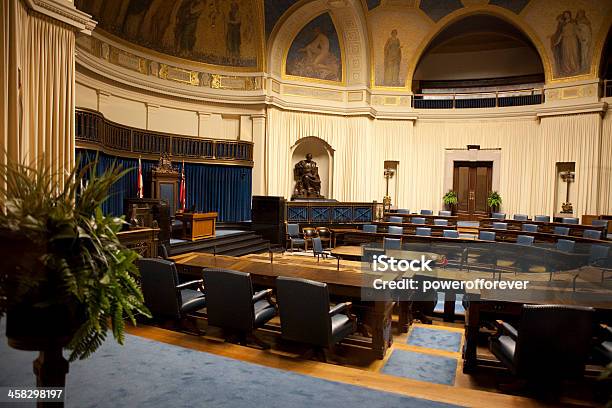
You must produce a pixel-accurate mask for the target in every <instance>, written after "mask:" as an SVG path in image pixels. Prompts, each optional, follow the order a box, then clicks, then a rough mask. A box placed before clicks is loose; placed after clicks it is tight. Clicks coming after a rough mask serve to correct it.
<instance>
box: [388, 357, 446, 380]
mask: <svg viewBox="0 0 612 408" xmlns="http://www.w3.org/2000/svg"><path fill="white" fill-rule="evenodd" d="M456 371H457V360H456V359H454V358H448V357H440V356H432V355H429V354H424V353H416V352H412V351H406V350H394V351H393V354H391V357H389V360H388V361H387V364H385V366H384V367H383V369H382V372H383V373H385V374H390V375H395V376H398V377H404V378H411V379H413V380H418V381H427V382H432V383H437V384H446V385H453V384H454V383H455V372H456Z"/></svg>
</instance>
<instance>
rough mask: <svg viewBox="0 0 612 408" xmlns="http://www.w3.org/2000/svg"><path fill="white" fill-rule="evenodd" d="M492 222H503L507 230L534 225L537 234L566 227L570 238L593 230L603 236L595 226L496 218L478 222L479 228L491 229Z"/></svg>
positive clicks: (602, 229)
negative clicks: (524, 225) (506, 225)
mask: <svg viewBox="0 0 612 408" xmlns="http://www.w3.org/2000/svg"><path fill="white" fill-rule="evenodd" d="M494 222H505V223H507V224H508V229H509V230H522V229H523V224H534V225H537V226H538V232H543V233H552V232H553V231H554V229H555V227H567V228H569V234H570V236H572V237H582V233H583V232H584V230H588V229H590V230H595V231H601V233H602V237H604V238H605V235H604V230H605V228H604V227H597V226H595V225H584V224H564V223H561V222H542V221H531V220H527V221H519V220H498V219H497V218H483V219H481V220H480V226H481V227H482V228H491V227H492V226H493V223H494Z"/></svg>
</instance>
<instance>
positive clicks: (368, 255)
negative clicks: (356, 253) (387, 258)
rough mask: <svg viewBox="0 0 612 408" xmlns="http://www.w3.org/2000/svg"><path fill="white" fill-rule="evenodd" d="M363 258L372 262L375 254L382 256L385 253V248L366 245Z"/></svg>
mask: <svg viewBox="0 0 612 408" xmlns="http://www.w3.org/2000/svg"><path fill="white" fill-rule="evenodd" d="M362 248H363V249H362V254H363V255H362V257H361V258H362V260H363V261H364V262H372V260H373V258H374V256H380V255H384V254H385V250H384V249H383V248H374V247H371V246H367V245H364V246H362Z"/></svg>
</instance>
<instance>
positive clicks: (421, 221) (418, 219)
mask: <svg viewBox="0 0 612 408" xmlns="http://www.w3.org/2000/svg"><path fill="white" fill-rule="evenodd" d="M411 222H412V223H413V224H419V225H423V224H425V218H423V217H412V220H411Z"/></svg>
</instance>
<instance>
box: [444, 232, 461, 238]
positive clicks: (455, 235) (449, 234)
mask: <svg viewBox="0 0 612 408" xmlns="http://www.w3.org/2000/svg"><path fill="white" fill-rule="evenodd" d="M442 236H443V237H444V238H459V232H458V231H456V230H444V231H442Z"/></svg>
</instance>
